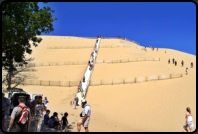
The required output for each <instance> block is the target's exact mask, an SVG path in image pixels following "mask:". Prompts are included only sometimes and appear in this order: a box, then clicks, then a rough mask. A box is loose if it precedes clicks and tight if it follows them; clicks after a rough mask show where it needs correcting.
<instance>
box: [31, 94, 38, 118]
mask: <svg viewBox="0 0 198 134" xmlns="http://www.w3.org/2000/svg"><path fill="white" fill-rule="evenodd" d="M37 102H38V96H35V100H33V101H32V112H31V115H32V118H34V108H35V106H36V104H37Z"/></svg>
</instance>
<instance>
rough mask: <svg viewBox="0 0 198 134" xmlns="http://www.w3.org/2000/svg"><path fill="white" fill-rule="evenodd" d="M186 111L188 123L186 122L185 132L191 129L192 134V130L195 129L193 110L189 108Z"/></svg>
mask: <svg viewBox="0 0 198 134" xmlns="http://www.w3.org/2000/svg"><path fill="white" fill-rule="evenodd" d="M186 111H187V113H186V122H185V124H184V126H183V128H184V130H186V132H188V129H187V127H189V129H190V132H192V128H193V127H194V124H193V119H192V114H191V110H190V108H189V107H187V108H186Z"/></svg>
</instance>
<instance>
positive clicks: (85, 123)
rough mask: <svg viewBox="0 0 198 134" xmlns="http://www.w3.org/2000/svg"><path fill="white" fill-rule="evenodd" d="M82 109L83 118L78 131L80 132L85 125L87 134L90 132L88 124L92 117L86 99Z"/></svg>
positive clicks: (78, 125)
mask: <svg viewBox="0 0 198 134" xmlns="http://www.w3.org/2000/svg"><path fill="white" fill-rule="evenodd" d="M82 108H83V111H82V116H81V117H82V118H81V119H80V121H79V122H78V123H77V129H78V132H80V128H81V125H83V126H84V128H85V132H89V129H88V124H89V120H90V115H91V107H90V105H89V104H87V101H86V100H85V99H83V100H82Z"/></svg>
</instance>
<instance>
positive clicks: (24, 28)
mask: <svg viewBox="0 0 198 134" xmlns="http://www.w3.org/2000/svg"><path fill="white" fill-rule="evenodd" d="M44 3H47V2H44ZM51 13H54V10H51V8H50V7H43V9H39V7H38V2H3V3H2V69H5V70H7V72H8V73H9V74H8V75H9V76H8V79H7V80H8V89H10V88H11V77H12V72H13V71H17V69H16V66H15V65H14V63H18V64H19V65H20V66H22V65H23V64H27V61H31V59H26V58H25V52H26V53H28V54H31V53H32V50H31V44H30V41H32V43H33V46H35V47H37V46H38V44H37V43H40V42H41V41H42V38H38V37H36V35H41V33H50V32H51V31H53V30H54V28H53V23H52V22H53V21H54V20H57V18H55V19H53V18H52V17H53V15H52V14H51Z"/></svg>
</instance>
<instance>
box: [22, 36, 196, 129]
mask: <svg viewBox="0 0 198 134" xmlns="http://www.w3.org/2000/svg"><path fill="white" fill-rule="evenodd" d="M42 38H43V39H44V40H43V41H42V45H40V46H39V47H37V48H34V49H33V54H32V55H31V56H34V57H36V58H35V61H38V62H56V60H58V61H57V62H64V61H65V60H66V61H72V60H74V61H78V60H87V61H88V60H89V56H90V54H91V51H92V50H93V49H80V50H79V51H78V50H76V51H77V52H76V53H75V54H74V51H75V50H71V52H70V50H69V49H68V50H65V49H56V50H47V47H48V46H55V45H59V46H63V45H69V46H73V45H77V46H80V45H93V46H94V45H95V41H96V39H83V38H79V39H61V37H58V36H48V37H47V36H42ZM100 45H101V46H106V45H136V44H134V43H131V42H128V41H124V40H118V39H101V44H100ZM165 51H166V53H165ZM64 52H66V53H69V54H68V55H67V54H65V55H64ZM45 53H46V54H45ZM50 53H53V55H50ZM60 54H61V55H60ZM82 54H83V55H84V56H82ZM62 55H63V56H62ZM70 55H71V57H70ZM64 56H66V57H64ZM138 57H144V58H149V57H151V58H154V57H157V58H160V61H141V62H129V63H117V64H106V63H101V64H95V67H94V72H93V75H92V77H91V80H100V79H122V78H131V77H138V76H152V75H160V74H170V73H183V77H182V78H177V79H168V80H159V81H150V82H143V83H133V84H120V85H101V86H90V87H89V88H88V92H87V97H86V100H87V101H88V103H89V104H90V105H91V110H92V114H91V120H90V124H89V130H90V131H91V132H101V131H102V132H106V131H107V132H112V131H119V132H120V131H124V132H128V131H132V132H133V131H140V132H145V131H149V132H153V131H156V132H157V131H160V132H182V131H184V130H183V127H182V126H183V124H184V123H185V113H186V110H185V109H186V107H190V108H191V111H192V116H193V122H194V126H195V128H193V130H195V129H196V56H194V55H191V54H187V53H184V52H180V51H177V50H172V49H165V48H164V49H158V51H156V50H155V51H152V50H151V49H150V48H147V52H146V51H143V50H139V49H135V48H99V51H98V56H97V60H105V59H107V60H113V59H127V58H138ZM39 58H40V59H41V60H40V59H39ZM86 58H87V59H86ZM169 58H171V64H168V59H169ZM172 58H175V59H176V61H177V62H178V65H177V66H175V65H173V64H172ZM181 60H184V67H181V64H180V63H181ZM191 62H193V63H194V65H195V66H194V67H193V68H190V63H191ZM86 66H87V65H69V66H54V67H35V68H37V70H38V72H35V75H36V76H37V77H39V79H46V80H47V79H48V80H54V81H55V80H57V81H58V80H62V81H64V80H67V79H68V80H69V79H71V80H78V79H79V78H80V77H83V74H84V72H83V70H85V69H84V68H86ZM186 67H188V68H189V73H188V75H185V68H186ZM65 76H66V78H64V77H65ZM18 87H21V88H23V89H24V90H25V91H27V92H29V93H38V94H43V95H44V97H45V96H47V97H48V99H49V104H48V108H49V109H50V110H51V114H50V115H52V114H53V112H55V111H56V112H58V113H61V112H62V113H64V112H68V113H69V116H68V120H69V124H72V122H75V124H72V126H73V129H72V131H77V127H76V123H77V122H78V121H79V120H80V117H79V114H80V112H81V107H80V106H78V107H77V109H73V108H72V107H71V106H70V105H69V104H70V101H71V100H73V99H74V97H75V95H76V93H77V92H76V90H77V89H76V88H77V87H49V86H22V85H20V86H18ZM59 117H61V116H60V115H59ZM81 131H84V129H83V128H82V127H81Z"/></svg>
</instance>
